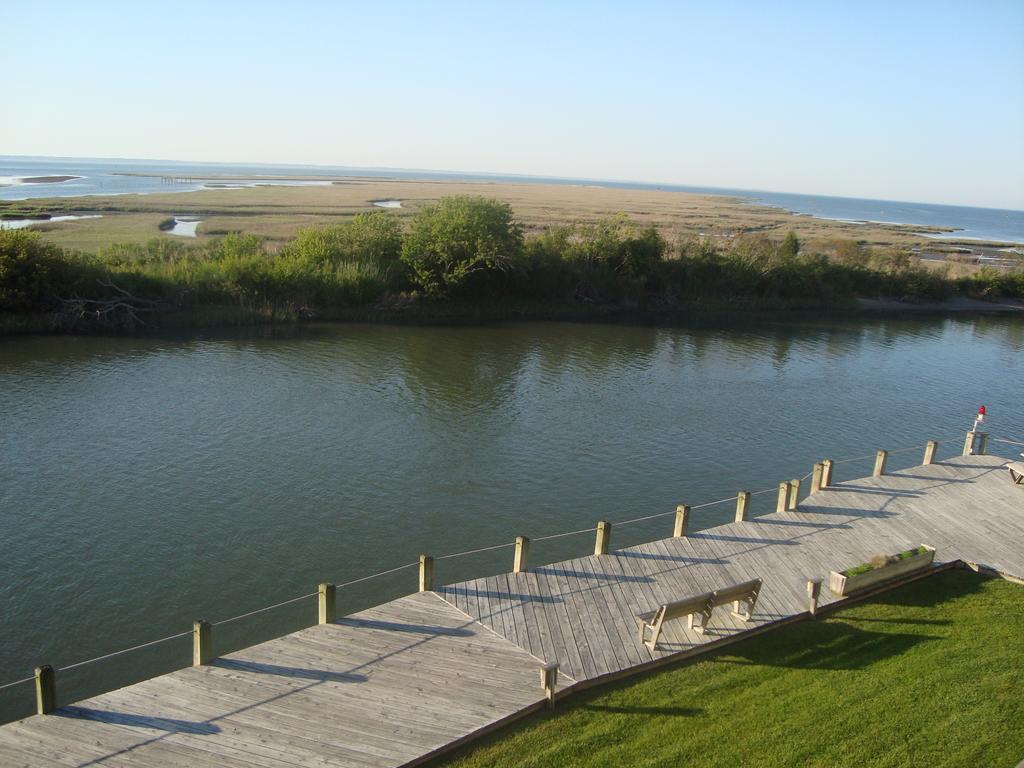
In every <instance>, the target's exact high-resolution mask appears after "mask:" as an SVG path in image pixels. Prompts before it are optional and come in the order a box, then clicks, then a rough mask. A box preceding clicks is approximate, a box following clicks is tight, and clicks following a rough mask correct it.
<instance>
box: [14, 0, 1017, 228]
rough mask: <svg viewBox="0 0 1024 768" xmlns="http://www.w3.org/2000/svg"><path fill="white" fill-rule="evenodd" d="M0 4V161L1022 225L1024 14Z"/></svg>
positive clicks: (896, 6) (907, 9) (899, 9)
mask: <svg viewBox="0 0 1024 768" xmlns="http://www.w3.org/2000/svg"><path fill="white" fill-rule="evenodd" d="M41 9H42V6H38V5H36V4H32V3H25V2H17V0H0V29H2V30H3V35H2V37H3V59H2V60H3V61H4V63H5V66H4V70H5V72H6V73H7V74H8V77H6V78H5V83H4V88H3V92H4V95H3V98H2V99H0V154H4V155H48V156H75V157H120V158H124V157H128V158H152V159H160V160H182V161H189V160H191V161H223V162H248V163H287V164H298V163H301V164H325V165H345V166H363V167H378V168H379V167H385V168H406V169H413V168H415V169H433V170H453V171H473V172H493V173H503V174H506V173H507V174H532V175H542V176H559V177H573V178H589V179H607V180H618V181H639V182H653V183H668V184H686V185H695V186H713V187H726V188H741V189H755V190H772V191H784V192H803V193H808V194H827V195H841V196H850V197H867V198H877V199H888V200H911V201H920V202H932V203H951V204H959V205H977V206H987V207H999V208H1013V209H1024V2H1020V1H1019V0H1018V1H1015V2H1000V1H995V0H971V1H964V2H934V1H933V2H921V3H918V2H911V1H910V0H904V1H895V0H888V2H878V3H875V2H870V1H869V0H860V1H859V2H834V3H833V2H820V0H818V2H771V0H765V1H763V2H735V1H731V0H721V1H719V2H712V0H707V2H691V3H687V2H673V3H654V2H650V3H648V2H629V3H627V2H621V3H605V2H570V1H569V0H564V1H563V2H546V3H531V2H507V3H496V2H486V1H481V0H477V1H476V2H466V3H448V2H441V0H436V1H432V2H404V1H403V0H392V1H391V2H387V3H385V2H375V3H367V2H365V1H364V2H358V3H348V2H323V3H319V2H301V0H297V1H296V2H292V3H287V4H286V3H281V2H266V3H264V2H259V1H258V0H250V2H244V3H242V2H239V3H235V2H227V1H224V2H215V1H214V0H208V2H204V3H192V2H188V1H178V2H174V3H160V2H146V3H137V2H131V3H113V2H103V1H102V0H93V2H89V3H82V2H77V1H76V2H60V1H58V0H50V1H49V2H47V3H46V4H45V12H42V10H41Z"/></svg>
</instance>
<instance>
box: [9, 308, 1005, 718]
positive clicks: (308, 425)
mask: <svg viewBox="0 0 1024 768" xmlns="http://www.w3.org/2000/svg"><path fill="white" fill-rule="evenodd" d="M1022 352H1024V320H1021V319H1008V318H974V319H934V318H932V319H924V318H919V319H914V320H893V319H886V320H878V321H872V322H862V321H835V322H832V321H824V322H815V323H787V324H771V323H761V324H759V325H756V326H742V325H738V326H735V327H731V328H722V327H717V328H701V327H687V328H648V327H632V326H606V325H572V324H520V325H498V326H488V327H465V328H440V327H437V328H433V327H430V328H410V327H384V326H358V325H332V326H323V327H313V328H309V329H303V330H302V331H301V333H292V334H284V335H274V334H272V333H265V334H263V335H258V336H251V337H245V338H238V337H234V338H224V337H216V336H210V337H206V338H198V339H196V338H193V339H188V340H166V339H130V338H120V339H100V338H66V337H65V338H47V337H33V338H20V339H5V340H0V419H2V422H0V423H2V427H3V428H2V431H0V455H2V456H3V459H4V460H3V462H2V465H0V547H2V551H3V553H4V556H3V558H0V615H2V617H3V624H2V643H0V684H2V683H5V682H7V681H10V680H15V679H17V678H20V677H22V676H25V675H26V674H31V670H32V667H33V666H34V665H35V664H38V663H43V662H46V663H50V664H54V665H58V666H63V665H68V664H71V663H74V662H77V661H79V660H82V659H85V658H89V657H92V656H95V655H99V654H103V653H106V652H109V651H113V650H116V649H118V648H122V647H125V646H128V645H131V644H135V643H141V642H145V641H148V640H151V639H155V638H159V637H163V636H165V635H170V634H173V633H176V632H180V631H183V630H187V629H189V628H190V626H191V621H192V619H194V618H201V617H203V618H208V619H210V620H214V621H217V620H220V619H224V618H227V617H230V616H234V615H236V614H239V613H242V612H245V611H249V610H252V609H255V608H259V607H261V606H264V605H268V604H271V603H275V602H278V601H281V600H285V599H288V598H291V597H294V596H297V595H301V594H303V593H306V592H310V591H313V590H315V585H316V583H317V582H318V581H321V580H331V581H335V582H344V581H347V580H350V579H353V578H357V577H359V576H361V575H364V574H369V573H372V572H376V571H381V570H384V569H386V568H389V567H392V566H396V565H400V564H402V563H407V562H410V561H413V560H415V558H416V557H417V555H418V554H419V553H420V552H430V553H432V554H434V555H444V554H447V553H451V552H455V551H459V550H465V549H470V548H475V547H483V546H487V545H492V544H496V543H502V542H511V541H512V540H513V538H514V537H515V536H516V535H517V534H525V535H528V536H533V537H537V536H543V535H545V534H550V533H556V532H559V531H566V530H574V529H578V528H584V527H588V526H591V525H593V524H594V523H595V522H596V521H598V520H601V519H607V520H612V521H620V520H625V519H627V518H630V517H636V516H640V515H646V514H652V513H655V512H662V511H666V512H671V511H672V510H673V509H674V508H675V505H676V504H678V503H682V502H686V503H690V504H699V503H701V502H705V501H711V500H715V499H720V498H723V497H726V496H730V495H732V494H735V492H736V491H737V490H739V489H741V488H746V489H750V490H758V489H762V488H769V487H772V486H774V485H775V484H777V483H778V482H779V480H781V479H788V478H790V477H794V476H799V475H803V474H805V473H806V472H807V471H809V469H810V467H811V465H812V463H813V462H814V461H816V460H818V459H820V458H823V457H825V456H832V457H834V458H842V457H847V456H860V455H864V454H868V453H871V452H872V451H873V450H874V449H875V448H877V447H887V448H890V449H896V448H901V447H904V446H910V445H914V444H919V443H923V442H924V440H925V439H927V438H933V437H934V438H939V439H940V440H942V441H943V443H942V447H941V450H940V455H949V454H950V453H953V452H956V449H957V448H959V445H960V443H961V442H962V439H963V433H964V432H965V431H966V428H967V427H968V426H969V424H970V422H971V418H972V415H973V413H974V412H975V410H976V409H977V407H978V405H979V404H981V403H984V404H986V405H987V406H988V408H989V413H990V430H991V432H992V433H993V434H1001V435H1006V436H1010V437H1015V436H1016V437H1017V438H1018V439H1019V436H1021V435H1024V412H1022V411H1021V407H1020V406H1021V400H1020V398H1021V392H1022V387H1021V379H1022V375H1024V355H1022ZM996 447H1000V446H996ZM1002 447H1004V448H1005V447H1006V446H1002ZM919 461H920V452H919V451H918V450H916V449H915V450H914V451H913V452H908V453H902V454H894V455H893V456H892V457H891V463H892V465H893V466H896V467H898V466H907V465H910V464H916V463H918V462H919ZM869 471H870V460H868V459H865V460H863V461H860V462H854V463H851V464H842V465H840V466H839V467H838V468H837V479H844V478H850V477H855V476H861V475H864V474H867V473H868V472H869ZM755 502H756V504H755V510H756V511H759V512H760V511H768V509H769V508H770V506H771V504H772V503H773V498H772V494H766V495H763V496H758V497H756V498H755ZM731 513H732V505H731V504H726V505H723V506H719V507H711V508H708V509H704V510H700V511H698V512H696V513H695V516H696V521H697V523H698V527H702V526H707V525H713V524H717V523H720V522H724V521H725V520H727V519H728V518H729V516H730V515H731ZM671 524H672V518H671V516H667V517H665V518H661V519H657V520H652V521H648V522H644V523H640V524H637V525H631V526H627V527H617V528H615V530H614V533H613V542H614V544H615V545H616V546H624V545H628V544H630V543H637V542H640V541H644V540H649V539H652V538H656V537H660V536H664V535H668V534H669V532H670V531H671ZM592 546H593V543H592V538H591V535H590V534H586V535H580V536H570V537H566V538H560V539H555V540H553V541H549V542H542V543H536V544H535V545H534V547H533V551H532V552H531V560H532V561H533V562H534V563H539V562H541V561H552V560H556V559H561V558H564V557H569V556H574V555H581V554H584V553H586V552H587V551H588V548H589V547H592ZM511 560H512V551H511V549H503V550H498V551H496V552H487V553H483V554H479V555H475V556H470V557H465V558H457V559H448V560H442V561H439V562H438V566H437V575H438V579H439V580H442V581H451V580H457V579H461V578H467V577H470V576H476V575H482V574H484V573H493V572H497V571H505V570H508V569H509V568H510V567H511ZM415 577H416V575H415V571H414V570H406V571H401V572H399V573H397V574H394V575H392V576H389V577H386V578H383V579H380V580H376V581H371V582H367V583H364V584H360V585H356V586H354V587H352V588H350V589H346V590H343V591H342V592H341V593H340V595H339V600H340V602H341V605H342V606H343V607H344V609H345V610H346V611H352V610H356V609H359V608H362V607H365V606H368V605H371V604H373V603H376V602H380V601H382V600H385V599H388V598H390V597H394V596H397V595H400V594H403V593H405V592H409V591H411V590H413V589H414V586H415ZM314 611H315V603H314V601H313V600H308V601H304V602H301V603H298V604H294V605H291V606H288V607H285V608H282V609H280V610H277V611H274V612H271V613H268V614H262V615H259V616H256V617H251V618H249V619H244V620H241V621H237V622H234V623H232V624H228V625H225V626H223V627H218V628H217V635H218V641H219V643H220V645H219V649H220V650H221V651H224V650H226V649H229V648H231V647H234V646H237V645H238V644H240V643H249V642H253V641H255V640H256V639H259V638H263V637H268V636H270V635H273V634H275V633H281V632H284V631H286V630H289V629H294V628H296V627H298V626H301V625H302V624H303V623H306V622H308V621H309V620H310V619H311V617H313V616H314ZM189 653H190V646H189V641H188V639H187V638H186V639H184V640H178V641H175V642H172V643H167V644H164V645H162V646H157V647H156V648H152V649H148V650H144V651H141V652H137V653H133V654H131V655H130V656H127V657H122V658H120V659H115V660H111V661H106V662H102V663H100V664H97V665H92V666H89V667H84V668H80V669H77V670H74V671H69V672H67V673H63V674H62V675H61V676H60V684H61V688H62V690H64V691H66V692H68V693H69V694H71V695H73V696H81V695H84V694H85V693H88V692H90V691H95V690H96V689H97V688H100V687H111V686H114V685H117V684H120V683H123V682H126V681H128V680H132V679H136V678H138V677H140V676H144V675H149V674H153V673H156V672H158V671H161V670H166V669H169V668H172V667H174V666H183V665H185V664H187V663H188V661H189V658H190V657H189ZM31 696H32V687H31V685H23V686H20V687H18V688H15V689H13V690H7V691H3V692H0V719H5V718H11V717H13V716H14V715H16V714H20V713H24V712H26V711H28V709H29V708H31V706H32V698H31Z"/></svg>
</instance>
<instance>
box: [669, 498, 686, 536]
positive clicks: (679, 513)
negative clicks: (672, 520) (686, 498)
mask: <svg viewBox="0 0 1024 768" xmlns="http://www.w3.org/2000/svg"><path fill="white" fill-rule="evenodd" d="M689 523H690V505H689V504H680V505H679V506H678V507H676V525H675V528H673V529H672V535H673V536H675V537H676V538H677V539H678V538H679V537H680V536H685V535H686V526H687V525H689Z"/></svg>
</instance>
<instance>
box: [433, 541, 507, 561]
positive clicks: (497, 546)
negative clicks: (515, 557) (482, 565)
mask: <svg viewBox="0 0 1024 768" xmlns="http://www.w3.org/2000/svg"><path fill="white" fill-rule="evenodd" d="M511 546H514V542H509V543H507V544H495V545H494V546H493V547H480V549H467V550H466V551H465V552H453V553H452V554H450V555H438V556H437V557H435V558H434V559H435V560H447V559H448V558H450V557H462V556H463V555H475V554H477V553H478V552H490V551H491V550H494V549H504V548H505V547H511Z"/></svg>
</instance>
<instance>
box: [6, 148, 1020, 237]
mask: <svg viewBox="0 0 1024 768" xmlns="http://www.w3.org/2000/svg"><path fill="white" fill-rule="evenodd" d="M124 173H150V174H160V175H164V176H174V177H176V178H177V179H179V180H180V179H185V180H186V181H184V182H182V181H179V182H178V183H175V184H174V185H173V186H169V185H168V184H167V183H166V182H164V181H162V180H161V179H160V178H159V177H145V176H122V175H118V174H124ZM35 176H74V177H76V178H73V179H70V180H68V181H63V182H59V183H40V184H36V183H22V181H21V180H22V179H24V178H26V177H35ZM223 176H257V177H274V176H278V177H287V176H307V177H316V176H330V177H337V176H364V177H377V178H396V177H400V178H412V179H440V180H476V181H481V180H483V181H506V182H518V183H523V182H530V183H539V184H587V185H597V186H604V187H618V188H625V189H659V190H667V191H677V192H696V193H699V194H711V195H728V196H731V197H740V198H743V199H745V200H747V201H749V202H750V203H751V204H752V205H770V206H774V207H778V208H783V209H785V210H788V211H792V212H793V213H798V214H802V215H805V216H814V217H816V218H821V219H834V220H838V221H871V222H882V223H891V224H907V225H911V226H913V225H919V226H922V227H936V226H937V227H951V228H954V229H955V230H956V231H955V232H951V233H948V234H944V235H941V236H938V237H939V238H940V239H952V240H983V241H998V242H1009V243H1021V244H1024V211H1014V210H1003V209H996V208H972V207H967V206H958V205H935V204H931V203H911V202H894V201H888V200H866V199H860V198H852V197H831V196H825V195H801V194H793V193H787V192H766V191H759V190H747V189H725V188H720V187H699V186H687V185H671V184H644V183H632V182H616V181H601V180H595V179H569V178H556V177H542V176H509V175H501V174H483V173H456V172H446V171H414V170H402V169H394V168H353V167H346V166H317V165H245V164H237V163H176V162H168V161H156V160H101V159H95V160H93V159H83V158H41V157H4V156H0V200H27V199H31V198H41V197H75V196H81V195H124V194H147V193H153V192H169V191H174V192H186V191H192V190H197V189H202V188H204V187H205V186H208V185H210V184H217V185H218V186H225V185H229V186H245V185H246V184H252V183H254V182H253V181H251V180H249V181H241V182H237V183H235V184H231V183H226V182H225V181H224V180H223V178H218V177H223ZM259 183H260V184H267V183H270V184H289V185H294V184H311V185H316V184H327V183H329V182H328V181H317V180H315V179H310V180H308V181H289V180H285V179H277V180H275V179H272V178H269V179H261V180H260V181H259Z"/></svg>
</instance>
